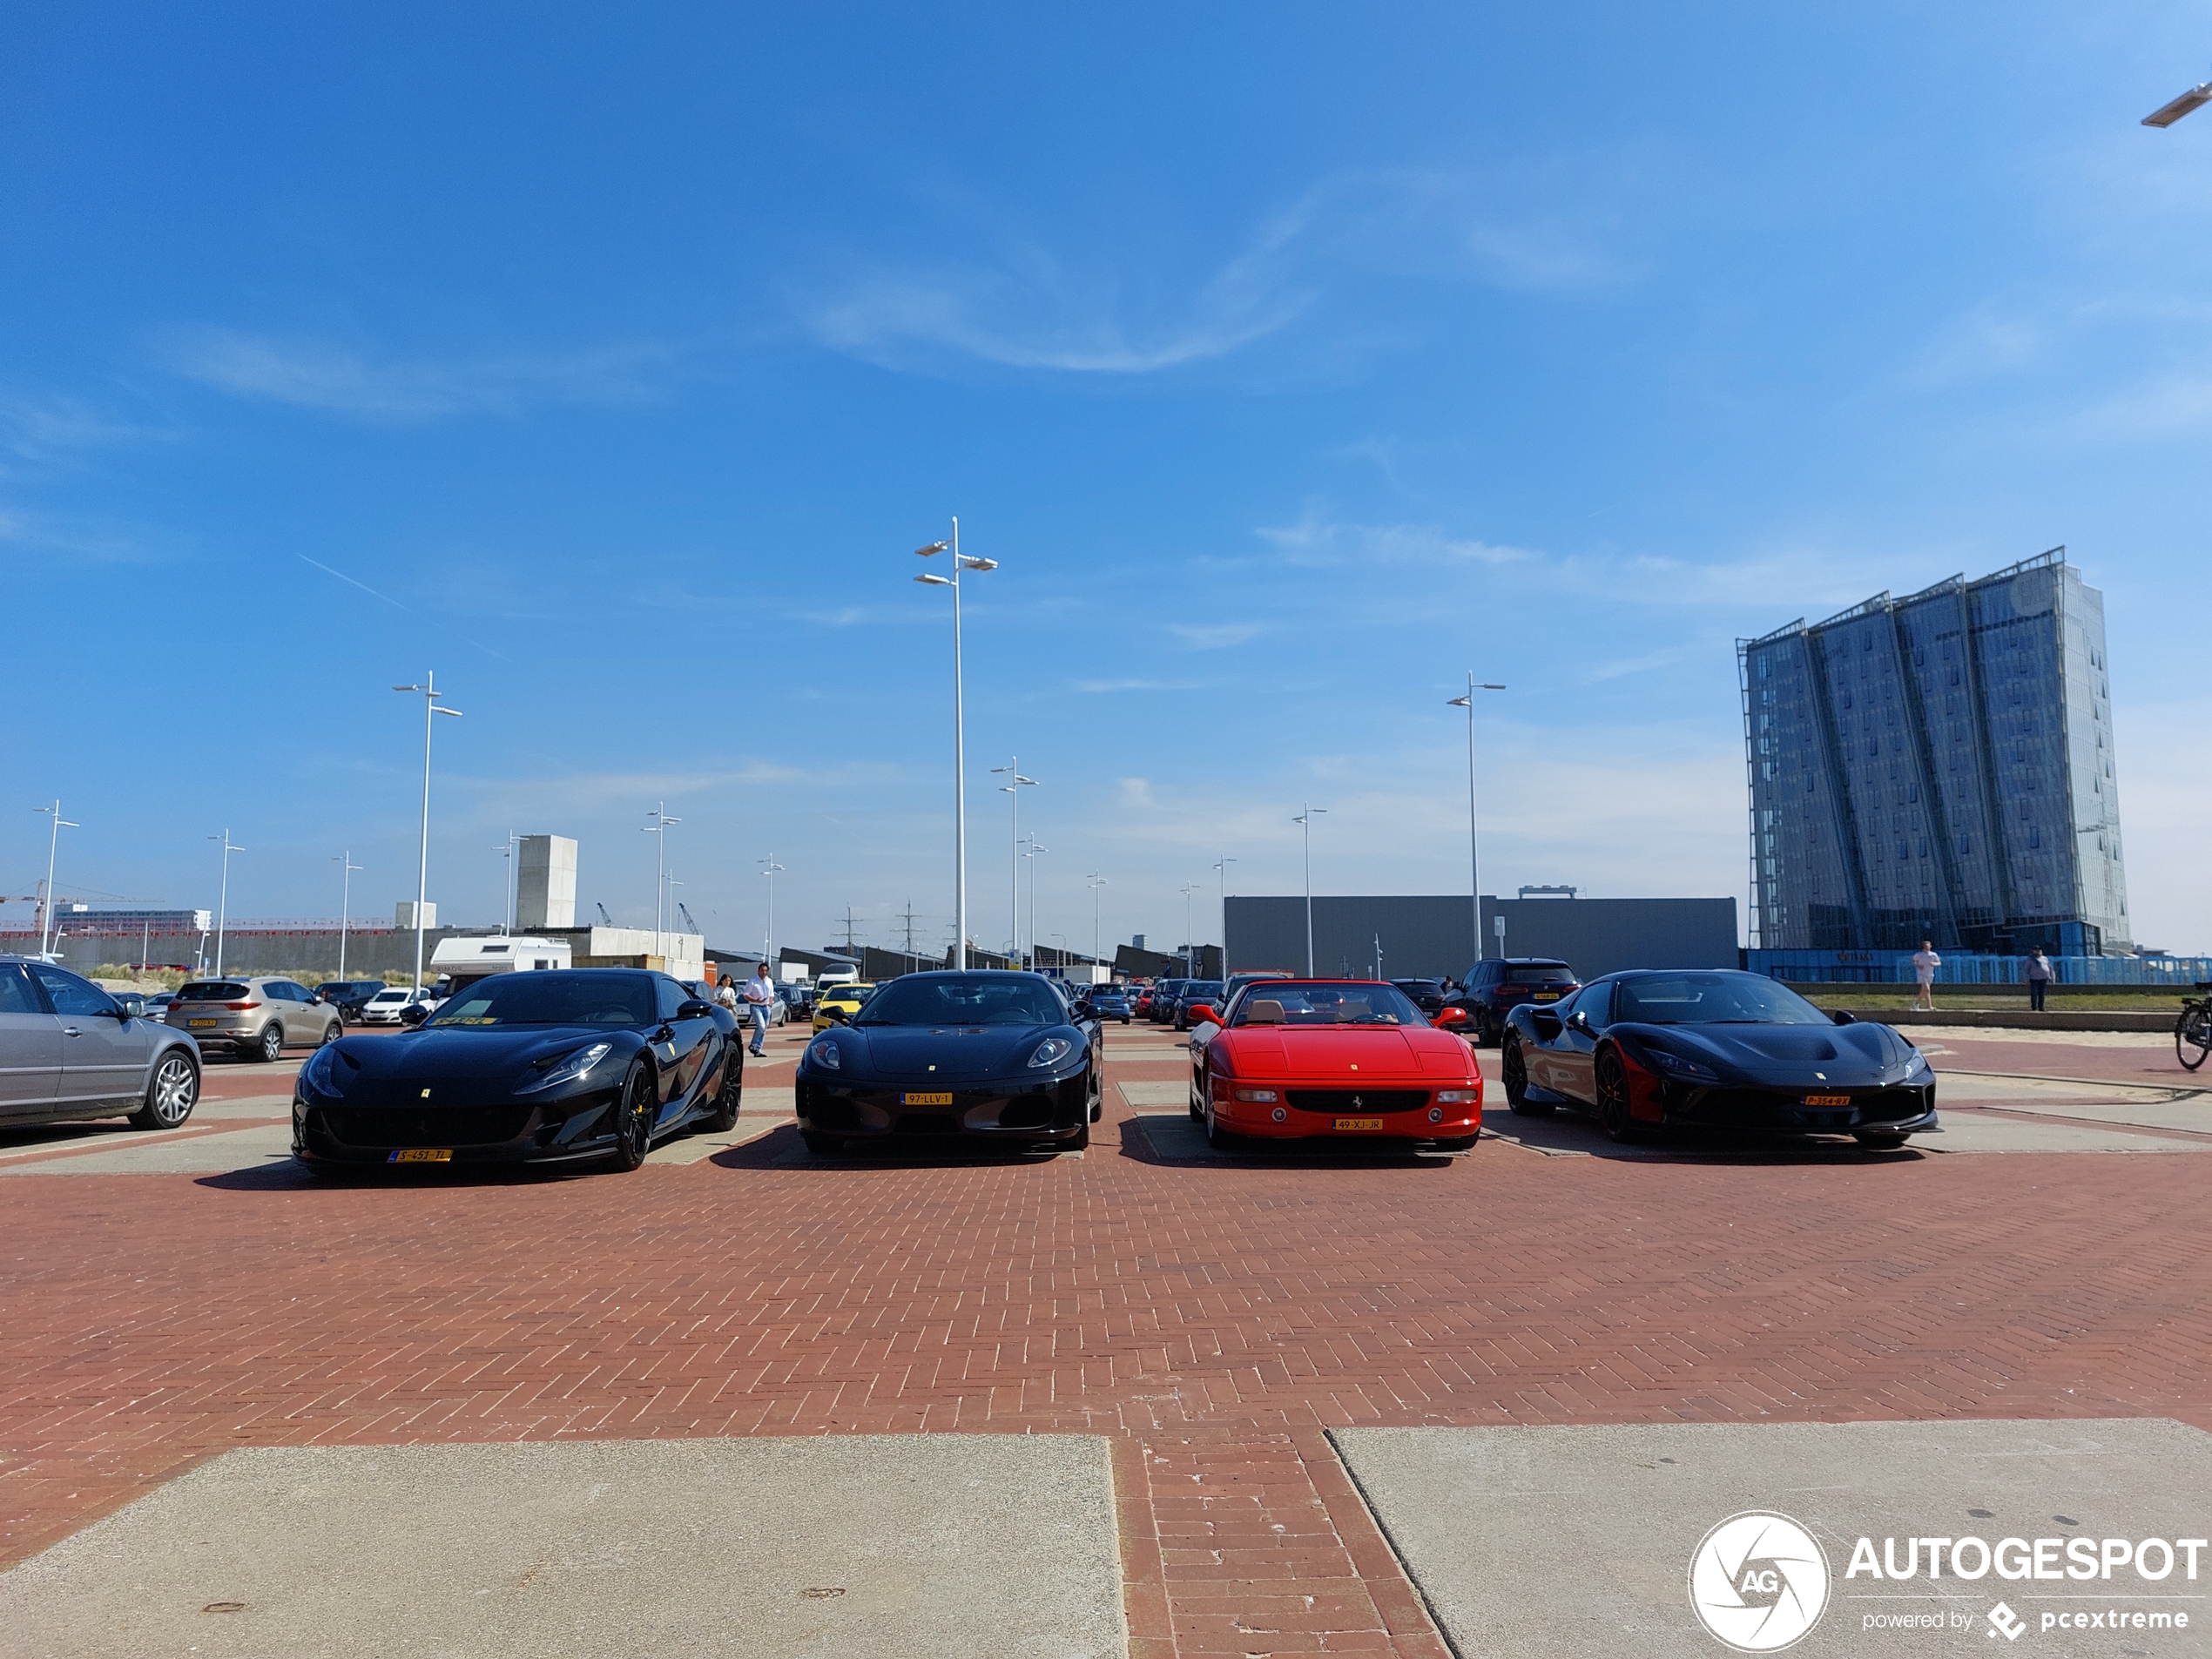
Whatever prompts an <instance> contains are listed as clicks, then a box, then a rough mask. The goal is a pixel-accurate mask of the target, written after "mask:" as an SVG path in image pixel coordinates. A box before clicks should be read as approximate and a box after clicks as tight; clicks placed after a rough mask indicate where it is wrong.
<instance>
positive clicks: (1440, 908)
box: [1229, 894, 1737, 979]
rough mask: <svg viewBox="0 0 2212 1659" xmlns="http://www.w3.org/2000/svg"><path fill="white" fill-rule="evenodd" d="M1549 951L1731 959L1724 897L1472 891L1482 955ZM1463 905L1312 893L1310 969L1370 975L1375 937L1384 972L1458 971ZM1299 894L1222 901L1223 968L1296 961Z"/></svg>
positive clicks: (1465, 925) (1297, 966)
mask: <svg viewBox="0 0 2212 1659" xmlns="http://www.w3.org/2000/svg"><path fill="white" fill-rule="evenodd" d="M1500 916H1503V917H1504V918H1505V921H1506V938H1505V947H1504V954H1507V955H1509V956H1557V957H1560V958H1561V959H1562V960H1564V961H1568V962H1571V963H1573V964H1574V966H1575V971H1576V972H1577V973H1579V974H1581V975H1582V976H1583V977H1584V978H1586V979H1590V978H1595V977H1596V976H1597V975H1598V974H1610V973H1614V972H1616V971H1617V970H1619V969H1622V968H1734V967H1735V966H1736V965H1737V943H1736V940H1737V934H1736V900H1733V899H1497V898H1493V897H1491V896H1489V895H1488V894H1485V895H1484V896H1483V900H1482V941H1483V948H1482V951H1481V954H1483V955H1486V956H1494V955H1497V954H1499V946H1498V940H1497V935H1496V933H1495V931H1494V929H1495V926H1496V921H1497V919H1498V918H1499V917H1500ZM1378 938H1379V940H1380V941H1381V946H1382V971H1383V973H1384V974H1385V975H1386V976H1387V977H1389V978H1391V979H1413V978H1420V979H1446V978H1449V979H1457V978H1459V977H1460V974H1464V973H1465V972H1466V971H1467V968H1468V967H1469V966H1470V965H1471V964H1472V963H1473V962H1474V960H1475V957H1476V950H1475V935H1474V907H1473V906H1471V905H1470V904H1469V903H1468V902H1467V897H1466V895H1465V894H1460V895H1457V896H1448V897H1447V896H1406V897H1398V896H1372V897H1330V898H1320V897H1317V898H1316V899H1315V900H1313V969H1314V971H1315V972H1316V973H1319V974H1372V973H1373V972H1374V971H1375V946H1376V941H1377V939H1378ZM1305 965H1306V956H1305V900H1304V899H1303V898H1302V897H1293V898H1282V899H1278V898H1249V899H1247V898H1233V899H1231V900H1229V968H1230V971H1231V973H1237V972H1241V971H1243V970H1244V969H1247V968H1288V969H1290V970H1291V972H1293V973H1303V972H1305Z"/></svg>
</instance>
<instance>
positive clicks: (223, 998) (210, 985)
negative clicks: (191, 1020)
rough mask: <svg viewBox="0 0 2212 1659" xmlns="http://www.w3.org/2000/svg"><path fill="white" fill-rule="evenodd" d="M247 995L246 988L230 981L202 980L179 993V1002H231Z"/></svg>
mask: <svg viewBox="0 0 2212 1659" xmlns="http://www.w3.org/2000/svg"><path fill="white" fill-rule="evenodd" d="M244 995H246V987H244V986H243V985H239V984H237V983H235V982H234V981H230V980H221V979H218V980H201V981H199V982H197V983H196V984H192V985H187V986H185V988H183V989H182V990H180V991H179V992H178V993H177V1000H178V1001H179V1002H229V1001H234V1000H236V999H237V998H239V997H241V996H244Z"/></svg>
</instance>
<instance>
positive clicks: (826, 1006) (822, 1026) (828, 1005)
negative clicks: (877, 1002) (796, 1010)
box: [814, 985, 875, 1031]
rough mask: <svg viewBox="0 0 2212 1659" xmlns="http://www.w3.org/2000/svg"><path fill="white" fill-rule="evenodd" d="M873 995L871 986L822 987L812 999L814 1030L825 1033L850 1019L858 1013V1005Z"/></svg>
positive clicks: (873, 988) (873, 990) (873, 989)
mask: <svg viewBox="0 0 2212 1659" xmlns="http://www.w3.org/2000/svg"><path fill="white" fill-rule="evenodd" d="M873 995H875V987H874V986H873V985H825V986H823V987H822V988H821V990H820V991H819V993H818V994H817V995H816V996H815V998H814V1029H816V1030H817V1031H826V1030H828V1029H829V1028H830V1027H832V1026H833V1025H837V1024H840V1023H841V1022H842V1021H844V1020H849V1019H851V1018H852V1017H853V1015H856V1014H858V1013H859V1012H860V1004H861V1003H863V1002H865V1001H867V1000H868V998H869V997H871V996H873Z"/></svg>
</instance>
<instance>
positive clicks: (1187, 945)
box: [1183, 881, 1198, 979]
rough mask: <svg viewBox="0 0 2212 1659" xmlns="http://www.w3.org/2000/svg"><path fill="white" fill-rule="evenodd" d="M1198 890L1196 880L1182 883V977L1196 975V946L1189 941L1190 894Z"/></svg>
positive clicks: (1193, 976) (1194, 976)
mask: <svg viewBox="0 0 2212 1659" xmlns="http://www.w3.org/2000/svg"><path fill="white" fill-rule="evenodd" d="M1197 890H1198V884H1197V882H1196V881H1186V882H1184V884H1183V977H1184V978H1185V979H1196V978H1197V977H1198V948H1197V946H1196V945H1194V944H1193V943H1191V942H1190V895H1191V894H1194V893H1196V892H1197Z"/></svg>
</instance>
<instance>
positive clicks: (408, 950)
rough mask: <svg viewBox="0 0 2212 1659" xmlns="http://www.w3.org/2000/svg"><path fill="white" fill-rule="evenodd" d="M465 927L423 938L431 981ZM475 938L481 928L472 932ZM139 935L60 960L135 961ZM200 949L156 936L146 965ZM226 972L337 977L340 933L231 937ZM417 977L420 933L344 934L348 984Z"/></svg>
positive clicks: (193, 938)
mask: <svg viewBox="0 0 2212 1659" xmlns="http://www.w3.org/2000/svg"><path fill="white" fill-rule="evenodd" d="M463 931H464V930H463V929H460V928H432V929H430V930H429V931H428V932H427V933H426V934H423V936H422V961H423V965H424V975H425V977H426V978H427V977H428V965H429V961H430V954H431V952H433V951H434V950H435V949H436V948H437V946H438V941H440V940H442V939H448V938H451V937H453V936H455V934H460V933H462V932H463ZM465 931H468V932H476V931H480V930H479V929H474V928H471V929H467V930H465ZM139 943H140V935H138V934H135V933H134V934H128V935H125V934H110V935H102V934H69V935H67V936H65V937H64V939H63V940H62V941H61V950H60V955H61V958H62V961H64V962H65V963H66V964H68V965H69V966H70V967H71V968H75V969H76V970H77V971H78V973H80V974H89V973H90V972H91V970H92V969H93V968H95V967H97V966H98V965H99V964H100V963H102V962H136V961H138V949H139ZM206 944H207V965H208V968H209V970H210V971H211V972H212V970H213V968H214V965H215V935H214V934H212V933H211V934H208V935H207V941H206ZM37 948H38V935H37V934H0V951H20V952H25V953H30V952H35V951H36V950H37ZM199 948H200V936H199V934H197V933H192V934H162V933H156V934H154V935H153V937H152V941H151V942H150V943H149V944H148V946H147V948H146V958H145V959H146V960H147V961H150V962H152V963H153V964H154V966H155V967H157V968H159V967H164V966H167V967H176V968H190V967H191V966H192V961H193V958H194V956H195V954H196V953H197V952H198V951H199ZM223 971H224V972H225V973H226V974H335V973H336V972H337V971H338V930H337V929H336V928H335V927H333V928H331V929H330V930H329V931H328V932H327V933H325V932H314V931H303V932H299V933H291V932H287V933H232V934H226V936H225V938H224V941H223ZM414 974H415V935H414V934H411V933H405V934H402V933H394V932H382V933H355V934H347V936H346V975H347V978H349V979H385V980H391V981H395V982H396V981H399V980H401V979H408V980H412V979H413V977H414Z"/></svg>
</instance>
